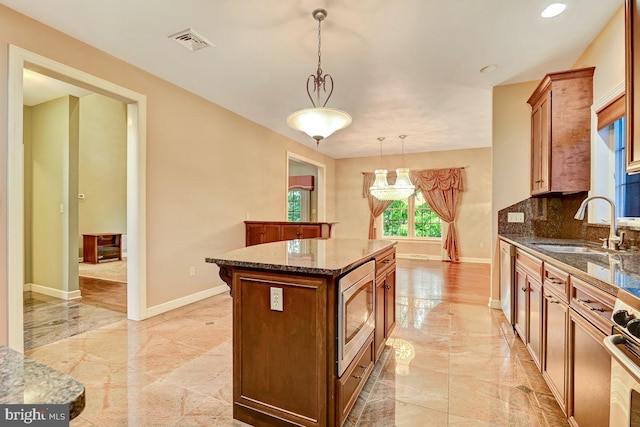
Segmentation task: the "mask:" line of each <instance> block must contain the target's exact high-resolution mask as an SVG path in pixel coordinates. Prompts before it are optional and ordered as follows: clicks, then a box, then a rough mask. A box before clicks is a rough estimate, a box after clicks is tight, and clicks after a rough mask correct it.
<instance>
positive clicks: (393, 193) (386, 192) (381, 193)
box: [369, 135, 416, 200]
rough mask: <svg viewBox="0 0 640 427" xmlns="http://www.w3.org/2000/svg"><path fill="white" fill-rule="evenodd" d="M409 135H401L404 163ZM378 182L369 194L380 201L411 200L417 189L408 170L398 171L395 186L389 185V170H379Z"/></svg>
mask: <svg viewBox="0 0 640 427" xmlns="http://www.w3.org/2000/svg"><path fill="white" fill-rule="evenodd" d="M406 137H407V135H400V140H401V141H402V162H403V163H404V139H405V138H406ZM378 140H379V141H380V158H382V140H384V138H382V139H380V138H378ZM374 173H375V175H376V180H375V182H374V183H373V185H372V186H371V187H370V188H369V192H371V194H372V195H373V197H375V198H376V199H378V200H404V199H407V198H409V196H411V195H412V194H413V193H414V192H415V190H416V187H415V185H413V184H412V183H411V179H410V178H409V169H408V168H398V169H396V183H395V184H393V185H389V184H388V183H387V170H386V169H377V170H376V171H375V172H374Z"/></svg>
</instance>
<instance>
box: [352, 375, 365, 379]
mask: <svg viewBox="0 0 640 427" xmlns="http://www.w3.org/2000/svg"><path fill="white" fill-rule="evenodd" d="M351 376H352V377H353V378H356V379H361V378H362V377H364V375H351Z"/></svg>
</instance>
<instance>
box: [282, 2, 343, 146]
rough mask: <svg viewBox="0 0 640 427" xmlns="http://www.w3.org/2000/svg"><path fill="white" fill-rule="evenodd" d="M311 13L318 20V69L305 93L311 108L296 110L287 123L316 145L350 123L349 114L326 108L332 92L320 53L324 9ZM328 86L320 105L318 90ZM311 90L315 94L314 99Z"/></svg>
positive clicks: (325, 14) (330, 78) (330, 82)
mask: <svg viewBox="0 0 640 427" xmlns="http://www.w3.org/2000/svg"><path fill="white" fill-rule="evenodd" d="M311 15H312V16H313V19H315V20H316V21H318V69H317V70H316V74H315V75H313V74H311V75H310V76H309V77H308V78H307V95H309V99H310V100H311V104H312V105H313V108H305V109H303V110H298V111H296V112H294V113H292V114H291V115H289V117H287V124H288V125H289V126H290V127H292V128H293V129H295V130H299V131H302V132H304V133H306V134H307V135H309V136H310V137H311V138H313V139H315V140H316V145H320V140H322V139H324V138H326V137H328V136H329V135H331V134H332V133H334V132H335V131H337V130H340V129H344V128H346V127H347V126H349V125H350V124H351V116H350V115H349V114H348V113H346V112H344V111H342V110H337V109H335V108H326V107H325V106H326V105H327V101H329V98H331V95H332V94H333V77H331V75H330V74H324V75H323V74H322V66H321V65H322V59H321V54H320V48H321V45H322V43H321V41H322V38H321V26H322V21H323V20H324V19H325V18H326V17H327V11H326V10H325V9H316V10H314V11H313V12H312V13H311ZM327 86H329V89H328V90H329V95H327V98H326V99H325V101H324V103H322V106H321V107H320V92H321V91H323V92H327ZM311 92H314V93H315V95H316V100H315V101H314V99H313V97H312V96H311Z"/></svg>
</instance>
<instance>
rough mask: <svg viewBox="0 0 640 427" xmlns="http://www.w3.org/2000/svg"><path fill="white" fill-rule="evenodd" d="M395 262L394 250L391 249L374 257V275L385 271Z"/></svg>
mask: <svg viewBox="0 0 640 427" xmlns="http://www.w3.org/2000/svg"><path fill="white" fill-rule="evenodd" d="M395 262H396V251H394V250H391V251H389V252H385V253H383V254H380V255H378V256H377V257H376V276H379V275H380V274H381V273H382V272H386V270H387V269H388V268H390V267H391V266H392V265H394V264H395Z"/></svg>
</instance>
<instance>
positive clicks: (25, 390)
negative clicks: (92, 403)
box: [0, 345, 85, 419]
mask: <svg viewBox="0 0 640 427" xmlns="http://www.w3.org/2000/svg"><path fill="white" fill-rule="evenodd" d="M0 360H1V361H2V363H0V404H68V405H69V418H70V419H73V418H75V417H77V416H78V415H79V414H80V412H82V410H83V409H84V405H85V398H84V386H83V385H82V384H81V383H79V382H78V381H76V380H74V379H73V378H71V377H70V376H68V375H65V374H63V373H61V372H58V371H56V370H55V369H52V368H50V367H48V366H46V365H43V364H41V363H38V362H36V361H35V360H33V359H31V358H29V357H27V356H25V355H23V354H21V353H18V352H17V351H15V350H12V349H10V348H8V347H5V346H2V345H0Z"/></svg>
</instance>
